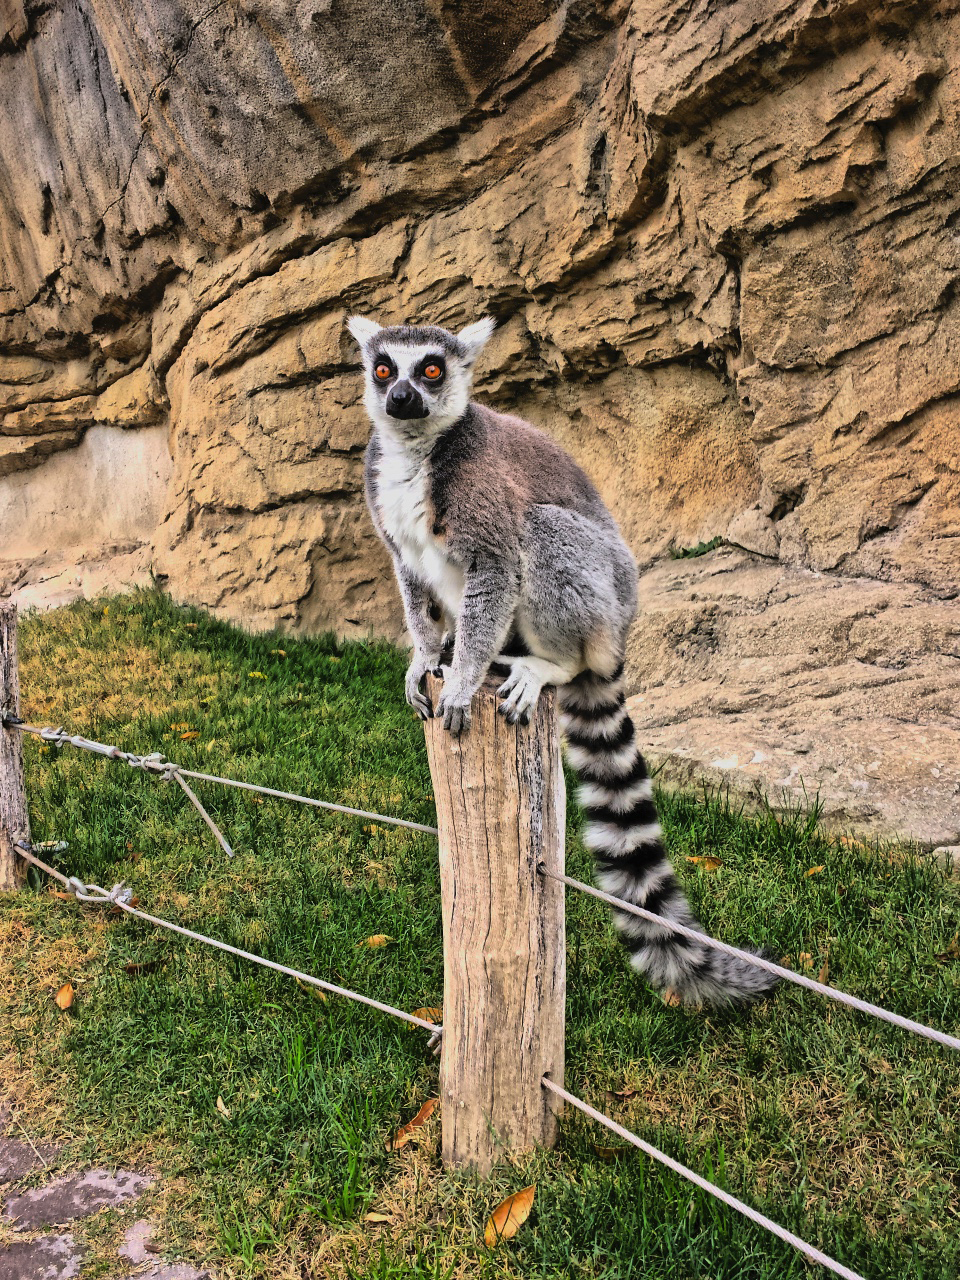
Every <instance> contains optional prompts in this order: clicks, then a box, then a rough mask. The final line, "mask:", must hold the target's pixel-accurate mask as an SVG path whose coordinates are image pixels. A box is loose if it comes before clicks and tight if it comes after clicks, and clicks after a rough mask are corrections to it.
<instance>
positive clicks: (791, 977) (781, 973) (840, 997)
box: [538, 866, 960, 1050]
mask: <svg viewBox="0 0 960 1280" xmlns="http://www.w3.org/2000/svg"><path fill="white" fill-rule="evenodd" d="M538 870H539V872H540V874H541V875H544V876H549V877H550V878H551V879H552V880H559V881H560V882H561V883H562V884H565V885H568V886H569V887H570V888H571V889H579V890H580V892H581V893H588V894H589V895H590V897H591V898H599V899H600V901H601V902H606V903H608V904H609V905H610V906H612V907H616V909H617V910H618V911H626V912H628V913H629V914H630V915H633V916H639V917H640V919H641V920H649V921H650V922H651V924H657V925H662V926H663V927H664V928H666V929H672V930H673V932H674V933H678V934H680V936H681V937H683V938H690V939H691V940H692V941H694V942H703V943H705V944H706V945H707V946H708V947H713V948H714V950H716V951H722V952H723V953H724V955H728V956H733V957H734V958H735V959H737V960H745V961H746V962H747V963H748V964H752V965H756V967H757V968H758V969H765V970H766V972H767V973H772V974H775V975H776V976H777V977H778V978H783V979H784V980H785V981H786V982H793V983H795V984H796V985H797V986H798V987H806V989H807V990H808V991H815V992H816V993H817V995H821V996H826V997H827V998H828V999H830V1000H836V1001H838V1002H839V1003H840V1004H845V1005H846V1006H847V1007H848V1008H850V1009H857V1010H858V1011H859V1012H860V1013H869V1014H870V1015H871V1016H872V1017H874V1018H879V1019H880V1020H881V1021H883V1022H889V1023H890V1024H891V1026H894V1027H899V1028H900V1030H901V1031H912V1032H913V1034H914V1035H918V1036H923V1037H924V1038H925V1039H927V1040H933V1041H934V1042H935V1043H936V1044H942V1045H943V1046H944V1047H945V1048H947V1049H957V1050H960V1040H958V1039H957V1038H956V1036H948V1035H947V1034H946V1032H944V1031H937V1030H936V1028H935V1027H927V1026H924V1024H923V1023H922V1022H914V1021H913V1020H912V1019H911V1018H904V1017H902V1016H901V1015H900V1014H899V1013H892V1012H891V1011H890V1010H889V1009H883V1008H881V1006H880V1005H878V1004H870V1003H869V1002H868V1001H867V1000H861V999H860V998H859V997H858V996H852V995H850V994H849V993H848V992H846V991H839V990H838V989H837V988H836V987H828V986H827V985H826V984H825V983H823V982H814V980H813V978H807V977H805V976H804V975H803V974H802V973H794V971H793V970H792V969H786V968H784V966H783V965H779V964H774V962H773V961H772V960H767V959H766V957H764V956H758V955H756V954H754V952H752V951H741V949H740V948H739V947H731V946H730V944H729V943H728V942H721V941H720V940H719V938H711V937H710V935H709V934H706V933H700V932H699V931H698V930H696V929H691V928H689V927H688V926H687V925H684V924H678V923H676V921H674V920H667V919H666V918H665V917H664V916H658V915H656V914H655V913H654V912H653V911H647V910H646V909H645V908H644V907H635V906H634V905H633V903H632V902H625V901H624V899H623V898H615V897H614V896H613V895H612V894H610V893H604V892H603V890H602V889H595V888H594V887H593V885H590V884H584V883H583V881H582V880H574V879H573V878H572V877H571V876H566V875H558V874H557V873H556V872H555V871H551V870H550V869H549V868H548V867H544V866H540V867H539V868H538Z"/></svg>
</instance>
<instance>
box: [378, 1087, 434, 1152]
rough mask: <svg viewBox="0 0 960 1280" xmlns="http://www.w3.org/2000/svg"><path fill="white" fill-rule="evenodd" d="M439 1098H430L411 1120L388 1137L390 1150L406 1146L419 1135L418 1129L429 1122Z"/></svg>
mask: <svg viewBox="0 0 960 1280" xmlns="http://www.w3.org/2000/svg"><path fill="white" fill-rule="evenodd" d="M439 1101H440V1099H439V1098H428V1099H427V1100H426V1102H425V1103H424V1104H423V1106H422V1107H421V1108H420V1110H419V1111H418V1112H417V1114H416V1115H415V1116H414V1117H413V1119H412V1120H411V1121H409V1122H408V1123H407V1124H405V1125H404V1126H403V1128H402V1129H398V1130H397V1132H396V1133H395V1134H393V1136H392V1137H390V1138H388V1139H387V1141H386V1143H385V1144H384V1145H385V1146H386V1148H387V1150H388V1151H399V1150H400V1148H401V1147H405V1146H406V1145H407V1143H408V1142H412V1141H413V1139H414V1138H415V1137H416V1136H417V1130H418V1129H420V1128H422V1127H423V1125H425V1124H426V1123H427V1121H428V1120H429V1119H430V1117H431V1116H432V1115H433V1113H434V1111H435V1110H436V1106H437V1103H438V1102H439Z"/></svg>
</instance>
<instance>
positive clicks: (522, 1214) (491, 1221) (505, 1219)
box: [483, 1183, 537, 1249]
mask: <svg viewBox="0 0 960 1280" xmlns="http://www.w3.org/2000/svg"><path fill="white" fill-rule="evenodd" d="M536 1194H537V1184H536V1183H533V1185H532V1186H529V1187H524V1188H523V1190H522V1191H515V1192H514V1193H513V1195H512V1196H507V1198H506V1200H504V1201H503V1202H502V1203H501V1204H498V1205H497V1207H496V1208H495V1209H494V1211H493V1213H491V1215H490V1217H489V1218H488V1219H487V1229H486V1231H484V1233H483V1242H484V1244H485V1245H486V1246H487V1248H488V1249H492V1248H494V1246H495V1245H498V1244H499V1243H500V1241H501V1240H510V1239H511V1238H512V1237H513V1236H515V1235H516V1234H517V1232H518V1231H519V1230H520V1228H521V1227H522V1226H523V1224H524V1223H525V1222H526V1220H527V1218H528V1217H529V1216H530V1210H531V1209H532V1208H533V1197H534V1196H535V1195H536Z"/></svg>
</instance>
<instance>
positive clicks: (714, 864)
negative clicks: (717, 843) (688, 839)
mask: <svg viewBox="0 0 960 1280" xmlns="http://www.w3.org/2000/svg"><path fill="white" fill-rule="evenodd" d="M687 861H688V862H695V863H696V864H697V866H698V867H702V868H703V870H704V871H719V870H720V868H721V867H722V866H723V863H722V862H721V860H720V859H719V858H710V857H707V856H705V855H704V856H697V857H695V858H690V857H688V858H687Z"/></svg>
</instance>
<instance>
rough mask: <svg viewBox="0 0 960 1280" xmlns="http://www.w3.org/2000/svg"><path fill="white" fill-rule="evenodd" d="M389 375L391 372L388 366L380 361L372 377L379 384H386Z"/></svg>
mask: <svg viewBox="0 0 960 1280" xmlns="http://www.w3.org/2000/svg"><path fill="white" fill-rule="evenodd" d="M391 373H393V370H392V369H391V368H390V366H389V365H388V364H384V363H383V361H382V360H381V362H380V363H379V364H378V365H377V367H376V368H375V369H374V371H373V376H374V377H375V378H376V379H377V380H378V381H379V382H386V380H387V379H388V378H389V377H390V375H391Z"/></svg>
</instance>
